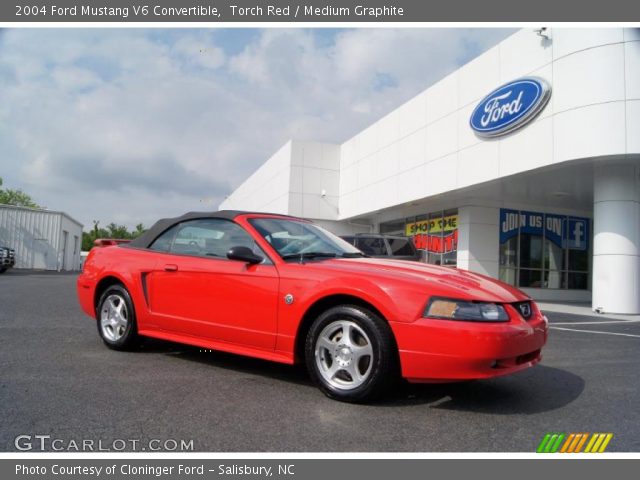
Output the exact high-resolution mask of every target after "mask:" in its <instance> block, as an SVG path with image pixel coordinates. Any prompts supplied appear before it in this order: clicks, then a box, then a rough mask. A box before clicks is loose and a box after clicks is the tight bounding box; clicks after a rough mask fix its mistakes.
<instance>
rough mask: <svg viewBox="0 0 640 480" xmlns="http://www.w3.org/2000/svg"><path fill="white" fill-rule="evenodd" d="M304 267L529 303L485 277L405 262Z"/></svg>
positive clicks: (459, 294) (520, 294) (328, 262)
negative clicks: (390, 279) (391, 279)
mask: <svg viewBox="0 0 640 480" xmlns="http://www.w3.org/2000/svg"><path fill="white" fill-rule="evenodd" d="M304 267H305V268H311V269H323V270H324V269H328V270H333V271H334V273H336V274H338V272H343V273H345V274H352V275H357V276H358V277H360V278H367V277H369V278H370V279H375V278H376V277H385V278H393V279H395V280H398V281H404V282H412V283H416V284H419V285H420V286H421V287H426V288H427V289H428V290H429V291H432V292H434V294H436V295H451V296H453V297H456V298H460V299H474V300H484V301H489V302H500V303H511V302H519V301H523V300H528V299H529V296H528V295H526V294H525V293H524V292H522V291H520V290H518V289H517V288H515V287H512V286H511V285H508V284H506V283H504V282H501V281H499V280H496V279H494V278H491V277H487V276H485V275H480V274H478V273H474V272H469V271H467V270H459V269H457V268H452V267H441V266H438V265H429V264H426V263H421V262H414V261H408V260H390V259H378V258H336V259H327V260H321V261H312V262H308V263H306V264H305V265H304ZM429 287H431V288H429Z"/></svg>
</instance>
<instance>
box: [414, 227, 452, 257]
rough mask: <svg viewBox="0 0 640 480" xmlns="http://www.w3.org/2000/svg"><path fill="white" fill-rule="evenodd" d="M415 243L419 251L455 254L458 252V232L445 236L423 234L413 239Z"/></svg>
mask: <svg viewBox="0 0 640 480" xmlns="http://www.w3.org/2000/svg"><path fill="white" fill-rule="evenodd" d="M413 243H414V245H415V246H416V248H417V249H418V250H426V251H428V252H430V253H449V252H455V251H457V250H458V230H454V231H453V232H452V233H450V234H449V235H444V236H442V235H430V234H428V233H421V234H418V235H415V236H414V237H413Z"/></svg>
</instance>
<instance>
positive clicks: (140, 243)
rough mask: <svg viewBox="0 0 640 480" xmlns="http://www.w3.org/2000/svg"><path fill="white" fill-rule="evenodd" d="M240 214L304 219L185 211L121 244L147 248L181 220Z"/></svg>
mask: <svg viewBox="0 0 640 480" xmlns="http://www.w3.org/2000/svg"><path fill="white" fill-rule="evenodd" d="M241 215H267V216H275V217H282V218H290V219H294V220H304V219H302V218H298V217H292V216H290V215H282V214H279V213H268V212H246V211H242V210H219V211H217V212H187V213H185V214H184V215H180V216H179V217H172V218H161V219H160V220H158V221H157V222H156V223H154V224H153V225H152V226H151V228H149V230H147V231H146V232H145V233H143V234H142V235H140V236H139V237H138V238H136V239H134V240H132V241H131V242H129V243H127V244H123V246H129V247H136V248H149V246H150V245H151V243H153V241H154V240H155V239H156V238H158V236H159V235H160V234H161V233H163V232H164V231H166V230H168V229H169V228H171V227H173V226H174V225H176V224H178V223H182V222H186V221H188V220H198V219H207V218H220V219H224V220H231V221H233V220H235V219H236V218H237V217H239V216H241Z"/></svg>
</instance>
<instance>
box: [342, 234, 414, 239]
mask: <svg viewBox="0 0 640 480" xmlns="http://www.w3.org/2000/svg"><path fill="white" fill-rule="evenodd" d="M344 236H345V237H351V238H366V237H370V238H394V239H395V238H398V239H403V240H407V239H409V238H410V237H404V236H402V235H385V234H384V233H356V234H355V235H344Z"/></svg>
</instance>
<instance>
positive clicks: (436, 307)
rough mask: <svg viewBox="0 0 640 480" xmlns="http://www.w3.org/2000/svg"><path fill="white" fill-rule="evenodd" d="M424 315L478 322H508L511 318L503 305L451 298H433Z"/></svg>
mask: <svg viewBox="0 0 640 480" xmlns="http://www.w3.org/2000/svg"><path fill="white" fill-rule="evenodd" d="M424 317H427V318H440V319H449V320H471V321H477V322H506V321H508V320H509V315H508V314H507V311H506V310H505V309H504V307H503V306H502V305H498V304H496V303H486V302H469V301H465V300H454V299H450V298H432V299H431V301H429V304H428V305H427V308H425V310H424Z"/></svg>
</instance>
